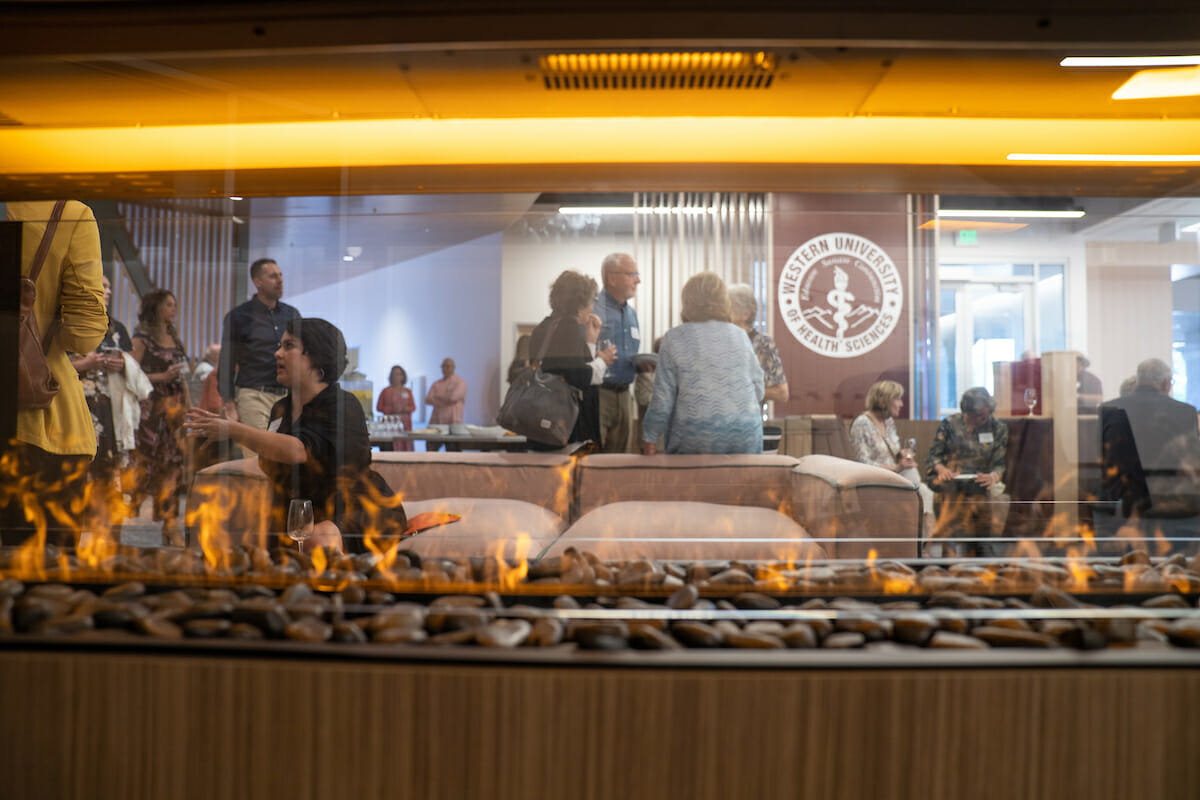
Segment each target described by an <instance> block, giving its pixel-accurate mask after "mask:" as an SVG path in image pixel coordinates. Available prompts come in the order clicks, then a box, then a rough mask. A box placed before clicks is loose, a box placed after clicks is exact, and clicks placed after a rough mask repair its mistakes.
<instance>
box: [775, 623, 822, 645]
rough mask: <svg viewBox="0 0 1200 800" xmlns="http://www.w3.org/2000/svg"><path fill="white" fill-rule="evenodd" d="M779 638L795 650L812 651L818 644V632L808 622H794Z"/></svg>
mask: <svg viewBox="0 0 1200 800" xmlns="http://www.w3.org/2000/svg"><path fill="white" fill-rule="evenodd" d="M779 638H780V639H781V640H782V641H783V643H784V644H785V645H787V646H788V647H789V648H791V649H793V650H811V649H812V648H814V647H816V646H817V644H818V639H817V634H816V631H814V630H813V629H812V626H810V625H809V624H808V623H806V622H793V623H792V624H791V625H789V626H788V627H787V628H786V629H785V630H784V632H783V634H782V635H781V636H780V637H779Z"/></svg>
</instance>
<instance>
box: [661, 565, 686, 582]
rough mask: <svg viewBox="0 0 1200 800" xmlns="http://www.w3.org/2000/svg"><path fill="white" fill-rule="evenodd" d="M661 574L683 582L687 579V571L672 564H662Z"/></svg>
mask: <svg viewBox="0 0 1200 800" xmlns="http://www.w3.org/2000/svg"><path fill="white" fill-rule="evenodd" d="M663 572H665V573H666V574H668V575H670V576H671V577H672V578H678V579H680V580H683V579H685V578H686V577H687V570H686V569H684V568H683V567H681V566H680V565H678V564H675V563H673V562H667V563H666V564H663Z"/></svg>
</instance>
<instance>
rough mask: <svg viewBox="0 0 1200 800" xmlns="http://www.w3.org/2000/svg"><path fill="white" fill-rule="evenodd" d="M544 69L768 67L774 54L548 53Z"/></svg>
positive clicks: (608, 70)
mask: <svg viewBox="0 0 1200 800" xmlns="http://www.w3.org/2000/svg"><path fill="white" fill-rule="evenodd" d="M538 63H539V65H540V66H541V68H542V70H543V71H545V72H554V73H568V74H570V73H583V72H591V73H596V72H602V73H635V72H640V73H656V72H744V71H753V70H765V71H771V70H774V68H775V56H774V55H772V54H771V53H768V52H765V51H753V52H751V51H713V52H708V51H685V52H680V51H668V52H652V53H591V52H588V53H551V54H548V55H544V56H542V57H541V58H539V59H538Z"/></svg>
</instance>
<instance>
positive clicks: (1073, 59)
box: [1058, 56, 1200, 67]
mask: <svg viewBox="0 0 1200 800" xmlns="http://www.w3.org/2000/svg"><path fill="white" fill-rule="evenodd" d="M1058 65H1059V66H1060V67H1192V66H1197V65H1200V56H1068V57H1067V58H1064V59H1063V60H1062V61H1060V62H1058Z"/></svg>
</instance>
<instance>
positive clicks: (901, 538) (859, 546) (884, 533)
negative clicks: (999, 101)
mask: <svg viewBox="0 0 1200 800" xmlns="http://www.w3.org/2000/svg"><path fill="white" fill-rule="evenodd" d="M792 476H793V484H794V487H795V515H796V519H798V520H799V521H800V523H801V524H802V525H804V527H805V529H807V530H808V532H809V533H810V534H811V535H812V536H813V538H814V539H816V540H817V541H819V542H821V543H822V544H823V545H824V546H825V549H826V550H828V551H829V552H830V554H831V555H832V556H833V557H834V558H866V557H867V556H868V555H869V554H870V551H871V550H872V549H874V550H875V552H876V555H877V556H879V557H881V558H914V557H915V556H916V555H917V537H918V532H919V531H920V524H921V499H920V496H919V495H918V494H917V487H916V486H913V484H912V483H910V482H909V481H907V480H905V479H904V478H902V477H900V476H899V475H897V474H896V473H894V472H892V471H891V470H886V469H884V468H883V467H875V466H871V465H870V464H863V463H860V462H858V461H851V460H849V459H845V458H835V457H834V456H825V455H811V456H804V457H803V458H801V459H800V462H799V463H798V464H797V465H796V467H795V469H794V470H793V471H792ZM830 540H832V541H830ZM887 540H891V541H887Z"/></svg>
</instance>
